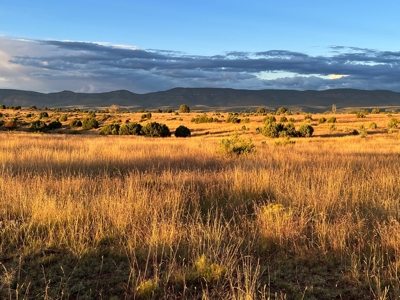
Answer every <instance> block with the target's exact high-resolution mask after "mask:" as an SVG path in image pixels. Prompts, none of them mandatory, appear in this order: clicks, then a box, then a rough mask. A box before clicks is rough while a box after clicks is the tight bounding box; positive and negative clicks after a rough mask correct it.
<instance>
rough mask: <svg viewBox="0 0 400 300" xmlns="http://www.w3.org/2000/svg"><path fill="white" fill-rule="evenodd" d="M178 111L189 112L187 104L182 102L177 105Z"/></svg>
mask: <svg viewBox="0 0 400 300" xmlns="http://www.w3.org/2000/svg"><path fill="white" fill-rule="evenodd" d="M179 112H180V113H189V112H190V108H189V105H187V104H182V105H181V106H180V107H179Z"/></svg>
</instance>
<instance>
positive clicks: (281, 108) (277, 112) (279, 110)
mask: <svg viewBox="0 0 400 300" xmlns="http://www.w3.org/2000/svg"><path fill="white" fill-rule="evenodd" d="M285 112H287V109H286V108H285V107H283V106H282V107H279V108H278V110H277V111H276V114H277V115H282V114H284V113H285Z"/></svg>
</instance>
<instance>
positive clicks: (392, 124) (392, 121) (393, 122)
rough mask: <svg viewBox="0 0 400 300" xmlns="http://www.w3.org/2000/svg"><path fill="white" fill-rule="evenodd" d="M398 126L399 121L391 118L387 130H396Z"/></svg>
mask: <svg viewBox="0 0 400 300" xmlns="http://www.w3.org/2000/svg"><path fill="white" fill-rule="evenodd" d="M398 124H399V120H397V119H396V118H392V119H390V121H389V123H388V125H387V127H388V129H394V128H397V125H398Z"/></svg>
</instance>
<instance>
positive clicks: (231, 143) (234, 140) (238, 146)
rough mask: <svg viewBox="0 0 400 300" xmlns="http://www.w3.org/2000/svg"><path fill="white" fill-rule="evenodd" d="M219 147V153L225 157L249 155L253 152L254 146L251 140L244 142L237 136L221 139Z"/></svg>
mask: <svg viewBox="0 0 400 300" xmlns="http://www.w3.org/2000/svg"><path fill="white" fill-rule="evenodd" d="M219 147H220V152H221V153H222V154H227V155H232V154H236V155H241V154H249V153H252V152H253V151H254V150H255V146H254V144H253V142H252V141H251V140H244V139H242V138H241V137H239V135H237V134H236V135H233V136H231V137H229V138H227V139H222V140H221V141H220V143H219Z"/></svg>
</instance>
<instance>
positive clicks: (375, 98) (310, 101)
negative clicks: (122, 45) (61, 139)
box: [0, 88, 400, 111]
mask: <svg viewBox="0 0 400 300" xmlns="http://www.w3.org/2000/svg"><path fill="white" fill-rule="evenodd" d="M182 103H186V104H188V105H189V106H190V107H192V108H195V109H196V108H198V109H204V110H207V109H218V108H220V109H224V108H231V109H254V108H256V107H259V106H262V107H267V108H271V109H272V108H277V107H280V106H285V107H288V108H291V109H312V110H317V111H323V110H327V109H330V108H331V106H332V104H336V106H337V108H338V109H340V108H348V107H400V93H396V92H392V91H384V90H374V91H365V90H356V89H333V90H325V91H296V90H235V89H222V88H174V89H171V90H168V91H162V92H154V93H147V94H135V93H132V92H129V91H125V90H119V91H113V92H107V93H91V94H88V93H74V92H70V91H62V92H58V93H49V94H44V93H38V92H31V91H20V90H10V89H0V104H5V105H6V106H17V105H20V106H22V107H27V106H30V105H36V106H38V107H44V106H47V107H71V106H72V107H92V108H98V107H108V106H110V105H113V104H117V105H120V106H123V107H128V108H131V109H138V108H143V109H154V108H167V107H170V108H177V107H179V105H181V104H182Z"/></svg>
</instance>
